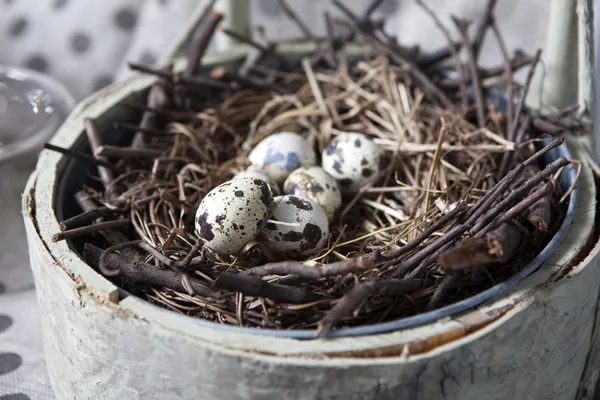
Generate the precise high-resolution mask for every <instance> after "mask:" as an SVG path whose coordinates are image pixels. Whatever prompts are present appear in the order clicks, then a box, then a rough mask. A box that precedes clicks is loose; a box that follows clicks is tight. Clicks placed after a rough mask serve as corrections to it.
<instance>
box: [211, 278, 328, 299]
mask: <svg viewBox="0 0 600 400" xmlns="http://www.w3.org/2000/svg"><path fill="white" fill-rule="evenodd" d="M214 285H215V287H218V288H220V289H227V290H233V291H235V292H240V293H243V294H244V295H246V296H254V297H264V298H267V299H271V300H274V301H277V302H279V303H290V304H303V303H310V302H313V301H318V300H324V299H326V298H327V297H325V296H322V295H319V294H316V293H313V292H310V291H308V290H305V289H302V288H299V287H292V286H286V285H278V284H275V283H269V282H267V281H263V280H262V279H260V278H257V277H253V276H248V275H242V274H232V273H230V272H223V273H221V274H220V275H219V277H218V278H217V279H215V281H214Z"/></svg>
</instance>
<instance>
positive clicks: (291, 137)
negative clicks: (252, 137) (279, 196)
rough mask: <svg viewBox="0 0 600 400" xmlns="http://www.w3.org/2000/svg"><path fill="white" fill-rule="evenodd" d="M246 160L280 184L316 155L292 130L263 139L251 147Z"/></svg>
mask: <svg viewBox="0 0 600 400" xmlns="http://www.w3.org/2000/svg"><path fill="white" fill-rule="evenodd" d="M248 160H249V161H250V164H252V166H253V167H255V168H258V169H261V170H263V171H265V172H266V173H267V174H268V175H269V176H270V177H271V178H272V179H273V180H274V181H275V182H276V183H278V184H281V183H283V181H285V178H287V177H288V175H289V174H290V173H291V172H292V171H294V170H295V169H297V168H300V167H311V166H313V165H315V164H316V163H317V156H316V154H315V152H314V151H313V149H311V148H310V146H309V144H308V141H307V140H306V139H305V138H304V137H302V136H300V135H298V134H297V133H293V132H279V133H275V134H273V135H271V136H268V137H267V138H265V139H263V140H262V141H261V142H260V143H259V144H257V145H256V147H254V149H252V151H251V152H250V154H249V155H248Z"/></svg>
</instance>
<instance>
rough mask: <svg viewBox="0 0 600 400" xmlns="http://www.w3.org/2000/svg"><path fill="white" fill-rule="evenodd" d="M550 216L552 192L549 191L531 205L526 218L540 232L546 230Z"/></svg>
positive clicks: (548, 227) (548, 226)
mask: <svg viewBox="0 0 600 400" xmlns="http://www.w3.org/2000/svg"><path fill="white" fill-rule="evenodd" d="M551 218H552V194H551V193H550V192H549V193H548V194H547V195H546V196H544V197H542V198H541V199H540V200H538V201H537V202H536V203H534V204H533V205H532V206H531V207H529V210H528V214H527V220H528V221H529V222H530V223H531V224H532V225H533V226H535V228H536V229H537V230H538V231H540V232H548V229H550V223H551Z"/></svg>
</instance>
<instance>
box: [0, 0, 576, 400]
mask: <svg viewBox="0 0 600 400" xmlns="http://www.w3.org/2000/svg"><path fill="white" fill-rule="evenodd" d="M565 1H569V0H565ZM572 1H574V0H572ZM199 3H201V2H200V1H199V0H85V1H82V0H77V1H76V0H0V65H9V66H21V67H26V68H30V69H32V70H35V71H39V72H42V73H45V74H47V75H49V76H50V77H53V78H55V79H56V80H57V81H58V82H60V83H61V84H62V85H64V86H65V87H66V89H67V90H68V92H70V94H71V95H72V96H73V98H74V100H76V101H80V100H82V99H84V98H85V97H87V96H89V95H90V94H92V93H94V92H96V91H98V90H100V89H102V88H104V87H106V86H107V85H109V84H111V83H112V82H115V81H119V80H122V79H124V78H125V77H126V76H127V74H128V73H129V72H128V70H127V68H126V63H127V62H129V61H133V62H140V63H147V64H152V63H154V62H156V61H157V60H159V59H161V57H163V56H164V55H165V54H166V52H167V49H168V47H169V44H170V43H171V42H172V41H173V40H174V38H175V37H176V36H177V34H178V33H179V32H180V30H181V28H182V27H183V25H184V24H185V22H186V20H187V19H188V18H189V16H190V15H191V14H192V12H193V10H194V9H195V8H196V7H198V4H199ZM233 3H234V7H235V3H236V2H233ZM241 3H242V1H241V0H240V2H239V3H238V4H241ZM249 3H250V6H249V10H250V11H249V12H250V18H251V24H252V26H262V27H263V28H264V32H265V34H266V37H267V38H268V39H273V40H275V39H276V40H279V39H285V38H288V39H291V38H295V37H300V36H301V32H300V31H299V30H298V28H297V26H296V25H295V24H294V23H292V22H290V21H289V20H288V19H287V18H286V16H285V14H284V13H283V11H282V9H281V6H280V4H279V2H278V1H277V0H250V2H249ZM288 3H290V5H291V6H292V7H293V8H294V9H295V10H296V12H297V13H298V15H299V16H300V17H301V18H302V19H303V20H304V21H306V22H307V24H308V25H309V27H310V28H311V30H312V31H313V32H314V34H315V35H324V31H325V23H324V20H323V18H322V16H323V12H324V11H326V10H327V11H329V12H331V14H332V15H333V16H334V17H341V15H340V13H339V12H338V11H337V10H336V9H335V8H334V7H333V6H332V5H331V4H330V2H329V1H327V0H288ZM344 3H346V4H347V6H348V7H349V8H351V9H352V10H354V11H355V12H357V13H360V12H362V11H363V9H364V8H365V7H366V6H367V5H368V4H369V3H370V1H367V0H363V1H361V0H345V1H344ZM427 3H428V4H429V5H430V6H431V7H432V8H433V9H435V10H436V11H437V13H438V14H439V16H440V17H441V18H442V20H443V21H444V22H445V23H447V25H448V26H452V24H451V23H450V15H451V14H455V15H458V16H461V17H466V18H470V19H474V20H476V19H477V18H478V17H479V16H480V15H481V13H482V11H483V7H484V6H485V3H486V2H485V1H482V0H453V1H445V0H428V1H427ZM549 4H550V2H549V1H548V0H528V1H518V0H500V1H499V2H498V5H497V7H496V16H497V20H498V23H499V25H500V28H501V31H502V32H503V35H504V37H505V40H506V43H507V46H508V48H509V51H511V52H512V51H514V50H516V49H523V50H525V51H526V52H528V53H533V52H534V51H535V50H536V49H538V48H540V47H543V46H544V43H545V39H546V35H547V33H548V32H547V27H548V23H547V21H548V13H549ZM374 16H375V18H376V19H377V18H383V17H385V18H386V28H387V31H388V32H389V33H391V34H394V35H396V36H397V38H398V40H399V41H400V42H401V43H402V44H405V45H411V44H419V45H420V46H421V47H422V48H423V49H424V50H433V49H435V48H438V47H440V46H442V45H445V42H446V40H445V38H444V36H443V35H442V34H441V32H440V31H439V30H438V29H437V27H436V26H435V24H434V23H433V21H432V20H431V19H430V18H429V17H428V16H427V15H426V14H425V13H424V12H423V11H422V10H421V9H420V8H419V7H418V6H417V5H416V3H415V2H414V1H412V0H385V1H384V3H383V4H382V6H381V7H380V8H379V9H378V10H377V11H376V13H375V14H374ZM217 35H222V33H217ZM490 36H491V35H488V38H487V40H486V43H484V46H483V51H482V54H481V61H482V64H484V65H491V64H499V63H501V62H502V60H501V57H500V51H499V49H498V47H497V45H496V43H495V41H494V40H493V38H491V37H490ZM217 43H218V40H217ZM211 50H212V51H217V50H218V48H217V45H216V43H213V46H212V48H211ZM541 70H542V73H543V70H544V68H541ZM523 73H526V72H525V71H524V72H523ZM542 73H540V74H538V75H537V77H536V79H535V81H534V84H533V90H532V91H531V98H532V99H533V100H536V99H537V100H539V88H540V82H541V79H540V78H541V75H542ZM521 78H522V77H521ZM1 83H2V82H1V81H0V89H1ZM0 95H1V90H0ZM0 97H1V96H0ZM0 100H1V99H0ZM0 103H1V102H0ZM1 106H2V104H0V127H1V126H2V124H3V123H4V124H6V123H7V119H8V118H10V115H8V114H6V113H5V114H2V107H1ZM13 115H14V114H13ZM3 121H4V122H3ZM12 122H13V123H14V122H15V121H14V120H13V121H12ZM0 145H1V143H0ZM35 158H36V154H35V152H34V153H31V154H30V155H29V156H28V157H18V158H13V159H11V160H7V161H1V160H0V221H1V222H2V225H1V226H0V399H33V400H39V399H43V400H45V399H53V398H54V396H53V394H52V391H51V388H50V385H49V383H48V380H47V376H46V372H45V366H44V360H43V353H42V343H41V337H40V335H39V319H38V314H37V312H38V311H37V308H36V299H35V291H34V288H33V280H32V277H31V275H30V271H29V266H28V257H27V247H26V241H25V235H24V230H23V228H22V223H21V216H20V194H21V190H22V187H23V185H24V184H25V180H26V178H27V176H28V175H29V173H30V171H31V170H32V168H33V166H34V163H35Z"/></svg>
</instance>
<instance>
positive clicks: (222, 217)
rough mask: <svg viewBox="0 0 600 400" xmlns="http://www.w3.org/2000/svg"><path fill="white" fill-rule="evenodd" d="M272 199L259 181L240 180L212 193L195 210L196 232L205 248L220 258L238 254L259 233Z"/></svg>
mask: <svg viewBox="0 0 600 400" xmlns="http://www.w3.org/2000/svg"><path fill="white" fill-rule="evenodd" d="M272 204H273V196H272V194H271V189H269V185H268V184H267V183H266V182H265V181H263V180H262V179H257V178H251V177H245V178H244V177H242V178H237V179H234V180H231V181H228V182H225V183H223V184H221V185H219V186H217V187H216V188H214V189H213V190H211V191H210V192H209V193H208V194H207V195H206V197H204V199H202V201H201V202H200V206H198V210H197V211H196V229H197V231H198V233H199V235H200V238H201V239H202V240H203V241H204V246H205V247H206V248H208V249H209V250H211V251H214V252H215V253H218V254H220V255H233V254H236V253H237V252H239V251H240V250H241V249H242V248H243V247H244V246H245V245H246V244H247V243H248V242H249V241H251V240H252V239H253V238H254V237H255V236H256V235H257V234H258V232H260V231H261V230H262V228H263V226H264V224H265V221H266V220H267V218H268V216H269V212H270V209H271V207H272Z"/></svg>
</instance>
